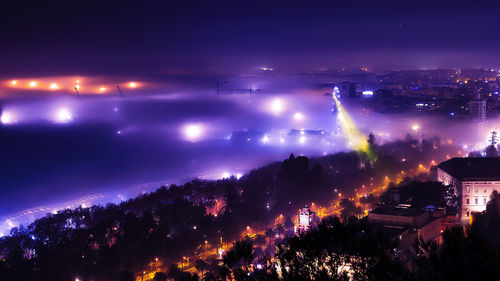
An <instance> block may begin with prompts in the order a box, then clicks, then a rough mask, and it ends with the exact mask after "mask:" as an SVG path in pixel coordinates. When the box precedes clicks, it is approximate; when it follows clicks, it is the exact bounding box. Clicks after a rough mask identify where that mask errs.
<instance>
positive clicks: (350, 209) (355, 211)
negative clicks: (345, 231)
mask: <svg viewBox="0 0 500 281" xmlns="http://www.w3.org/2000/svg"><path fill="white" fill-rule="evenodd" d="M340 207H341V208H342V211H340V217H341V218H342V220H344V221H347V219H348V218H350V217H353V216H354V217H357V216H359V215H361V214H362V213H363V210H361V208H360V207H358V206H356V204H355V203H354V202H353V201H351V200H349V199H342V200H340Z"/></svg>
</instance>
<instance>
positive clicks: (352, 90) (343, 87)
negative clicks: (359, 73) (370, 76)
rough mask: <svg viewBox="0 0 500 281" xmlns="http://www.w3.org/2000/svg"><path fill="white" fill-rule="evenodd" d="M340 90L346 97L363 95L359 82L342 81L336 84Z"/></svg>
mask: <svg viewBox="0 0 500 281" xmlns="http://www.w3.org/2000/svg"><path fill="white" fill-rule="evenodd" d="M336 86H337V88H338V89H339V91H340V95H341V96H342V97H343V98H345V97H348V98H350V99H351V98H357V97H360V95H361V87H360V86H359V84H357V83H351V82H342V83H339V84H337V85H336Z"/></svg>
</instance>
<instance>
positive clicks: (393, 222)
mask: <svg viewBox="0 0 500 281" xmlns="http://www.w3.org/2000/svg"><path fill="white" fill-rule="evenodd" d="M441 216H442V214H441V213H439V212H436V213H434V214H432V213H431V212H429V211H427V210H417V209H415V208H411V206H409V205H403V204H400V205H396V206H383V207H379V208H376V209H375V210H373V211H371V212H370V213H369V214H368V221H369V222H370V224H373V225H377V226H378V227H379V228H380V229H381V230H382V231H384V232H385V233H387V234H388V235H390V236H392V237H394V238H395V239H396V240H398V246H397V250H399V251H405V250H411V249H412V248H413V245H414V242H415V239H417V238H419V237H421V238H422V239H423V240H424V241H434V242H437V243H441V231H442V230H443V224H442V217H441Z"/></svg>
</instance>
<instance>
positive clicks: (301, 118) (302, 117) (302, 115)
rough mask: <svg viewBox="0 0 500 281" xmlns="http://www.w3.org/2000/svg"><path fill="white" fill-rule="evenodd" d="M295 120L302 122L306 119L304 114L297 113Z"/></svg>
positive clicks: (294, 116)
mask: <svg viewBox="0 0 500 281" xmlns="http://www.w3.org/2000/svg"><path fill="white" fill-rule="evenodd" d="M293 119H295V120H296V121H302V120H303V119H304V114H302V113H300V112H295V114H294V115H293Z"/></svg>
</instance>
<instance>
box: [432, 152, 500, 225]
mask: <svg viewBox="0 0 500 281" xmlns="http://www.w3.org/2000/svg"><path fill="white" fill-rule="evenodd" d="M437 180H438V181H440V182H442V183H443V184H444V185H451V186H452V187H453V189H454V191H455V194H456V195H457V196H458V198H459V200H461V202H459V204H458V205H459V219H460V222H461V223H462V224H468V223H469V222H470V218H471V214H472V213H473V212H482V211H484V210H486V204H487V203H488V200H489V197H490V195H491V193H492V192H493V190H497V191H500V158H498V157H494V158H452V159H450V160H447V161H445V162H443V163H441V164H439V165H438V166H437Z"/></svg>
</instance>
